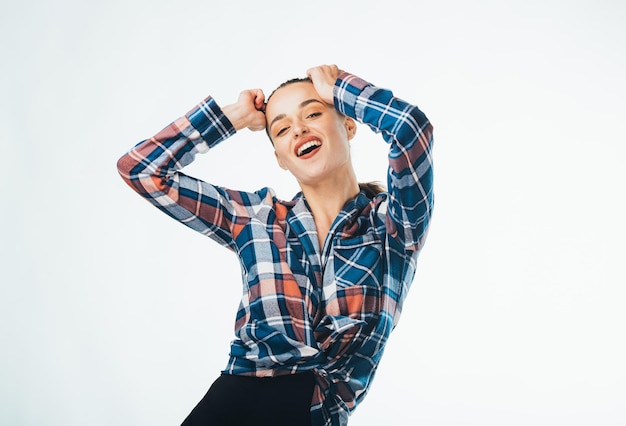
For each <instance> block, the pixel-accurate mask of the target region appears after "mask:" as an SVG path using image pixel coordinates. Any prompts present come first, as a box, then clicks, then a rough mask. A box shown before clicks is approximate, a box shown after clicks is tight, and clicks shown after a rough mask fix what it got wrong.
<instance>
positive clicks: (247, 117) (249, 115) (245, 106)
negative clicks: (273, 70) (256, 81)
mask: <svg viewBox="0 0 626 426" xmlns="http://www.w3.org/2000/svg"><path fill="white" fill-rule="evenodd" d="M222 112H224V115H226V118H228V120H229V121H230V122H231V123H232V125H233V126H234V127H235V130H241V129H244V128H246V127H247V128H248V129H250V130H252V131H255V132H256V131H259V130H265V124H266V121H265V94H264V93H263V91H262V90H261V89H249V90H244V91H243V92H241V93H240V94H239V99H238V100H237V102H235V103H234V104H230V105H226V106H225V107H223V108H222Z"/></svg>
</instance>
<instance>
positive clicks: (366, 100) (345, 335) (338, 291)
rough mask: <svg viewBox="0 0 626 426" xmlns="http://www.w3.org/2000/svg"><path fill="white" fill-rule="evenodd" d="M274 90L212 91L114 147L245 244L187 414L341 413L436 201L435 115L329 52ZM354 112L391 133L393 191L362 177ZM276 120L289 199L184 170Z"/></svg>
mask: <svg viewBox="0 0 626 426" xmlns="http://www.w3.org/2000/svg"><path fill="white" fill-rule="evenodd" d="M307 75H308V78H306V79H296V80H291V81H288V82H287V83H285V84H283V85H281V86H280V87H279V88H278V89H277V90H276V91H274V93H273V94H272V95H271V96H270V97H269V98H268V101H267V103H265V97H264V94H263V92H262V91H261V90H258V89H256V90H247V91H244V92H242V93H241V94H240V97H239V99H238V101H237V102H236V103H235V104H232V105H228V106H225V107H223V108H220V107H219V106H218V104H217V103H216V102H215V100H214V99H213V98H211V97H208V98H207V99H205V100H204V101H203V102H202V103H200V104H199V105H198V106H197V107H195V108H194V109H192V110H191V111H190V112H189V113H188V114H186V115H185V116H184V117H182V118H179V119H178V120H176V121H175V122H173V123H172V124H170V125H169V126H168V127H166V128H165V129H163V130H162V131H161V132H160V133H158V134H157V135H156V136H154V137H152V138H151V139H148V140H145V141H143V142H141V143H139V144H138V145H137V146H135V147H134V148H133V149H131V150H130V151H129V152H128V153H127V154H126V155H124V156H123V157H122V158H121V159H120V160H119V162H118V169H119V171H120V174H121V176H122V177H123V178H124V180H125V181H126V182H127V183H128V184H129V185H130V186H131V188H133V189H134V190H135V191H137V192H138V193H139V194H140V195H142V196H143V197H145V198H146V199H148V200H149V201H150V202H151V203H153V204H154V205H155V206H157V207H158V208H159V209H161V210H163V211H164V212H165V213H167V214H168V215H170V216H172V217H173V218H175V219H176V220H178V221H180V222H182V223H184V224H185V225H187V226H189V227H191V228H192V229H194V230H196V231H198V232H201V233H203V234H205V235H207V236H209V237H210V238H212V239H213V240H215V241H217V242H218V243H220V244H222V245H223V246H224V247H227V248H229V249H231V250H232V251H234V252H235V253H236V254H237V255H238V256H239V259H240V263H241V266H242V274H243V285H244V287H245V291H244V296H243V297H242V300H241V304H240V306H239V310H238V313H237V320H236V323H235V333H236V339H235V340H234V341H233V342H232V344H231V352H230V360H229V362H228V364H227V366H226V368H225V369H224V370H223V371H222V375H221V376H220V378H218V379H217V380H216V381H215V382H214V383H213V385H212V386H211V388H210V390H209V392H208V393H207V395H206V396H205V397H204V398H203V399H202V401H200V403H199V404H198V405H197V406H196V408H195V409H194V410H193V411H192V413H191V414H190V415H189V417H188V418H187V419H186V420H185V422H184V423H183V424H184V425H185V426H190V425H248V424H249V425H260V424H267V425H272V426H280V425H289V426H294V425H296V426H297V425H315V426H318V425H345V424H347V421H348V416H349V414H350V413H351V412H352V410H354V408H355V407H356V406H357V404H358V403H359V402H360V401H361V400H362V398H363V397H364V395H365V393H366V392H367V390H368V388H369V386H370V384H371V380H372V378H373V376H374V373H375V371H376V367H377V366H378V363H379V361H380V358H381V355H382V353H383V349H384V347H385V343H386V341H387V339H388V337H389V334H390V333H391V330H392V329H393V327H394V326H395V325H396V324H397V321H398V318H399V315H400V311H401V307H402V303H403V301H404V299H405V297H406V294H407V291H408V289H409V286H410V284H411V282H412V280H413V277H414V273H415V267H416V262H417V257H418V253H419V251H420V250H421V248H422V246H423V244H424V240H425V237H426V231H427V228H428V223H429V220H430V217H431V212H432V206H433V192H432V167H431V165H432V158H431V149H432V126H431V125H430V123H429V121H428V120H427V118H426V117H425V115H424V114H423V113H422V112H421V111H420V110H419V109H418V108H417V107H415V106H413V105H410V104H408V103H406V102H404V101H402V100H400V99H398V98H396V97H394V96H393V94H392V93H391V92H390V91H388V90H384V89H381V88H377V87H375V86H373V85H371V84H369V83H367V82H366V81H364V80H362V79H360V78H358V77H356V76H354V75H352V74H349V73H347V72H343V71H341V70H339V69H338V68H337V67H336V66H334V65H332V66H327V65H324V66H319V67H315V68H312V69H310V70H308V71H307ZM355 120H356V121H359V122H362V123H365V124H367V125H369V127H371V128H372V129H373V130H374V131H377V132H381V133H382V136H383V139H384V140H385V141H386V142H387V143H388V144H389V170H388V192H386V191H383V190H382V189H380V188H376V186H375V185H371V184H359V183H358V181H357V178H356V175H355V172H354V169H353V167H352V162H351V157H350V146H349V144H350V141H351V140H352V139H353V138H354V136H355V133H356V122H355ZM244 128H249V129H250V130H253V131H258V130H262V129H265V130H266V131H267V133H268V135H269V137H270V139H271V141H272V144H273V146H274V149H275V155H276V159H277V161H278V164H279V166H280V167H282V168H284V169H287V170H289V171H290V172H291V174H292V175H293V176H294V177H295V178H296V180H297V181H298V183H299V185H300V188H301V192H300V193H299V194H297V195H296V196H295V198H294V199H292V200H291V201H283V200H281V199H279V198H277V197H276V195H275V194H274V192H273V191H272V190H271V189H269V188H262V189H260V190H258V191H256V192H254V193H247V192H242V191H234V190H230V189H226V188H222V187H218V186H215V185H211V184H208V183H206V182H202V181H199V180H197V179H194V178H191V177H188V176H186V175H184V174H182V173H180V172H179V170H180V169H181V168H182V167H184V166H185V165H187V164H189V163H191V162H192V161H193V159H194V157H195V155H196V154H198V153H205V152H207V151H208V150H209V149H210V148H214V147H215V146H216V145H218V144H219V143H221V142H223V141H224V140H226V139H227V138H229V137H230V136H232V135H233V134H235V133H236V132H237V131H239V130H241V129H244Z"/></svg>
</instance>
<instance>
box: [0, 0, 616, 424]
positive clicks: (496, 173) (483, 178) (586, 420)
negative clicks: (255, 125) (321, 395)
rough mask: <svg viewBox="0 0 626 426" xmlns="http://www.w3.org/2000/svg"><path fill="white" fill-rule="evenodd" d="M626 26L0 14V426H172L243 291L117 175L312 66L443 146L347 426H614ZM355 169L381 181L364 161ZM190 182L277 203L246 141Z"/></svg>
mask: <svg viewBox="0 0 626 426" xmlns="http://www.w3.org/2000/svg"><path fill="white" fill-rule="evenodd" d="M625 22H626V6H624V4H623V2H620V1H617V0H614V1H609V0H594V1H590V0H589V1H576V0H574V1H565V0H563V1H557V0H542V1H538V0H537V1H531V0H529V1H509V2H504V1H495V0H494V1H486V0H481V1H477V2H470V1H462V0H457V1H437V2H434V1H433V2H421V1H394V0H386V1H373V0H359V1H352V2H350V1H338V0H335V1H326V0H321V1H317V2H306V3H305V2H298V1H294V0H290V1H287V0H285V1H265V2H262V1H234V0H233V1H219V2H218V1H209V0H203V1H200V0H195V1H194V0H184V1H161V0H158V1H155V0H150V1H149V0H144V1H133V0H112V1H107V2H84V1H82V2H81V1H71V0H57V1H30V2H29V1H24V2H12V3H9V2H7V1H6V0H4V1H3V2H2V5H1V10H0V43H1V50H0V58H1V67H0V76H1V79H0V148H1V159H2V170H1V172H2V177H1V179H0V191H1V192H0V193H1V194H2V195H1V200H2V201H1V203H2V204H1V209H0V216H1V221H0V232H1V234H0V250H1V251H0V271H1V275H0V280H1V287H0V292H1V293H0V342H1V343H0V345H1V346H0V424H2V425H7V426H21V425H28V426H39V425H47V426H56V425H60V426H61V425H62V426H68V425H90V426H100V425H102V426H110V425H117V426H120V425H121V426H126V425H129V426H131V425H132V426H135V425H136V426H143V425H149V426H159V425H164V426H169V425H177V424H180V422H181V421H182V420H183V419H184V417H185V416H186V415H187V414H188V412H189V411H190V410H191V409H192V408H193V406H194V405H195V403H196V402H197V401H198V400H199V399H200V398H201V397H202V396H203V395H204V393H205V391H206V390H207V388H208V386H209V385H210V384H211V382H212V381H213V379H215V377H217V375H218V372H219V370H220V369H221V368H223V367H224V365H225V363H226V360H227V354H228V343H229V341H230V339H231V338H232V325H233V322H234V315H235V311H236V308H237V304H238V298H239V293H240V284H239V279H240V278H239V277H240V275H239V267H238V264H237V261H236V259H235V257H234V255H233V254H232V253H230V252H229V251H227V250H225V249H223V248H221V247H219V246H218V245H217V244H215V243H213V242H212V241H210V240H208V239H206V238H205V237H202V236H200V235H198V234H195V233H194V232H193V231H190V230H188V229H187V228H185V227H183V226H182V225H180V224H178V223H176V222H174V221H172V220H170V219H169V218H168V217H167V216H165V215H163V214H162V213H160V212H159V211H158V210H156V209H155V208H152V207H151V206H150V205H149V204H148V203H146V202H145V201H143V200H141V199H140V198H139V197H138V196H136V195H135V194H134V193H133V192H132V191H131V190H130V189H129V188H127V187H126V186H125V184H124V183H123V182H122V180H121V179H120V178H119V176H118V175H117V171H116V168H115V162H116V160H117V159H118V158H119V157H120V156H121V155H122V154H123V153H124V152H125V151H126V150H128V149H129V148H130V147H131V146H133V145H134V144H136V143H137V142H139V141H140V140H142V139H144V138H147V137H150V136H152V135H153V134H154V133H156V132H157V131H158V130H160V129H161V128H162V127H164V126H165V125H166V124H168V123H169V122H170V121H172V120H173V119H175V118H177V117H178V116H180V115H182V114H184V113H185V112H187V111H188V110H189V109H190V108H191V107H193V106H194V105H195V103H196V102H198V101H200V100H201V99H203V98H204V97H205V96H206V95H208V94H212V95H213V96H214V97H215V98H216V99H217V100H218V102H219V103H221V104H222V105H224V104H226V103H230V102H233V101H234V100H235V99H236V98H237V95H238V93H239V91H240V90H243V89H246V88H250V87H260V88H262V89H264V90H265V91H270V90H271V89H273V88H274V87H275V86H276V85H277V84H279V83H280V82H282V81H284V80H286V79H288V78H291V77H295V76H302V75H303V74H304V73H305V70H306V69H307V68H308V67H311V66H314V65H318V64H321V63H337V64H338V65H339V66H340V67H342V68H343V69H346V70H348V71H351V72H353V73H355V74H357V75H360V76H362V77H363V78H365V79H367V80H369V81H371V82H373V83H375V84H377V85H379V86H383V87H388V88H391V89H393V90H394V92H395V93H396V95H398V96H399V97H402V98H404V99H406V100H408V101H410V102H413V103H416V104H418V105H419V106H420V107H421V108H422V109H423V110H424V111H425V112H426V113H427V115H428V116H429V118H430V119H431V121H432V122H433V123H434V125H435V137H436V148H435V151H434V153H435V161H436V164H435V172H436V211H435V217H434V220H433V222H432V228H431V231H430V235H429V240H428V243H427V245H426V248H425V249H424V251H423V254H422V256H421V258H420V262H419V270H418V273H417V276H416V280H415V282H414V285H413V287H412V291H411V293H410V295H409V297H408V300H407V303H406V305H405V312H404V314H403V317H402V320H401V321H400V324H399V326H398V328H397V329H396V331H395V333H394V334H393V335H392V338H391V340H390V343H389V345H388V349H387V353H386V355H385V357H384V358H383V361H382V364H381V366H380V369H379V372H378V375H377V377H376V380H375V381H374V384H373V386H372V389H371V392H370V393H369V395H368V396H367V397H366V399H365V401H364V402H363V404H362V405H361V406H360V407H359V408H358V409H357V411H356V412H355V414H354V415H353V416H352V420H351V425H354V426H366V425H381V424H384V425H409V424H410V425H424V426H444V425H445V426H448V425H449V426H456V425H477V426H489V425H494V426H495V425H498V426H500V425H507V426H509V425H513V426H514V425H533V426H537V425H540V426H544V425H546V426H547V425H568V426H573V425H594V426H595V425H604V426H609V425H624V424H626V409H625V408H624V407H626V366H625V362H624V360H626V331H625V329H626V327H625V326H626V309H625V304H626V288H625V285H626V274H625V272H624V269H625V266H624V265H625V254H626V249H625V247H624V244H625V240H626V227H625V225H624V218H625V217H626V208H625V207H624V198H625V191H624V184H625V183H626V179H625V178H626V176H625V174H626V173H625V171H624V170H625V167H624V164H623V163H624V158H625V155H626V149H625V148H624V146H625V144H626V132H625V131H624V123H625V122H626V105H625V104H626V101H625V99H626V84H625V81H626V78H625V76H626V30H625V28H626V27H625V26H624V25H625ZM352 149H353V155H354V161H355V163H356V167H357V173H358V176H359V178H360V180H362V181H366V180H372V179H384V177H385V146H384V145H383V144H382V142H380V141H379V139H378V137H375V136H374V135H372V134H371V132H370V131H369V129H367V128H365V127H360V128H359V134H358V135H357V139H356V141H355V142H354V143H353V148H352ZM186 171H187V172H188V173H190V174H194V175H196V176H198V177H201V178H204V179H206V180H209V181H211V182H214V183H218V184H221V185H225V186H229V187H233V188H236V189H245V190H254V189H257V188H259V187H261V186H265V185H268V186H272V187H274V188H276V190H277V192H278V193H279V195H280V196H282V197H284V198H290V197H291V196H292V195H293V194H294V193H295V190H296V187H295V185H294V182H293V181H292V180H291V178H290V177H289V175H288V174H286V173H285V172H283V171H282V170H281V169H279V168H278V166H277V165H276V164H275V161H274V158H273V153H272V150H271V146H270V144H269V142H268V141H267V140H266V139H265V135H264V134H261V133H252V132H249V131H243V132H241V134H239V135H237V136H236V137H235V138H233V139H232V140H231V141H229V142H228V143H225V144H223V145H221V146H220V147H219V148H218V149H216V150H215V151H212V152H211V153H210V154H209V155H206V156H203V157H201V158H200V159H199V160H198V161H197V163H194V165H193V166H192V167H190V168H189V170H186Z"/></svg>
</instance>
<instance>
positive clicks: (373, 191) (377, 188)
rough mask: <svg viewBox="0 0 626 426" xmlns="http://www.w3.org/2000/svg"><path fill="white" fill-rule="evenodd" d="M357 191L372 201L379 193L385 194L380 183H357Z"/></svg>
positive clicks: (383, 187)
mask: <svg viewBox="0 0 626 426" xmlns="http://www.w3.org/2000/svg"><path fill="white" fill-rule="evenodd" d="M359 189H360V190H361V191H363V192H365V195H366V196H367V198H369V199H372V198H374V197H375V196H377V195H378V194H380V193H381V192H386V191H387V189H386V188H385V185H383V184H382V183H381V182H359Z"/></svg>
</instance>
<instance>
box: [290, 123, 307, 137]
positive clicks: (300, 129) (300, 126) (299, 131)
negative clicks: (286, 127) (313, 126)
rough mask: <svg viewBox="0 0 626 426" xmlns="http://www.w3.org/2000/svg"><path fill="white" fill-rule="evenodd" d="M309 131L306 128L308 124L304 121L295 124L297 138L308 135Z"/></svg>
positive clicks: (294, 130)
mask: <svg viewBox="0 0 626 426" xmlns="http://www.w3.org/2000/svg"><path fill="white" fill-rule="evenodd" d="M308 131H309V128H308V127H307V126H306V124H305V123H304V122H303V121H296V122H294V124H293V133H294V135H295V136H302V135H303V134H305V133H307V132H308Z"/></svg>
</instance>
